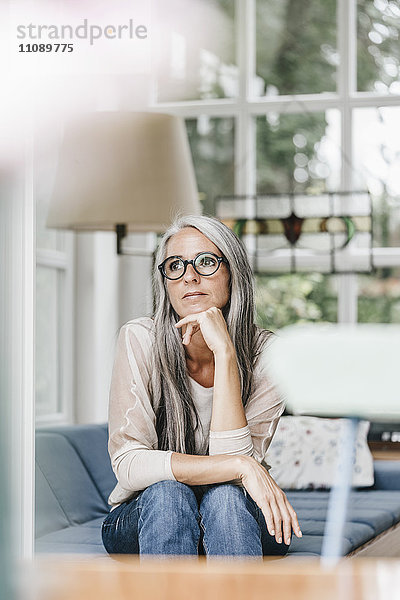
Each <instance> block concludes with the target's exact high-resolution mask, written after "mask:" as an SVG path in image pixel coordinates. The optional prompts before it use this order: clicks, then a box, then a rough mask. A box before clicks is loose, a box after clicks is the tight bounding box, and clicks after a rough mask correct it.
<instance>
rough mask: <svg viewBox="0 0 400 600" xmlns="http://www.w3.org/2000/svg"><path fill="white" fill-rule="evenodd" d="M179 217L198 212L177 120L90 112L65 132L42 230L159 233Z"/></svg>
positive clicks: (155, 115) (189, 162)
mask: <svg viewBox="0 0 400 600" xmlns="http://www.w3.org/2000/svg"><path fill="white" fill-rule="evenodd" d="M178 213H179V214H200V213H201V208H200V204H199V201H198V192H197V186H196V181H195V176H194V169H193V163H192V159H191V154H190V148H189V143H188V139H187V135H186V130H185V126H184V123H183V121H182V120H181V119H180V118H178V117H175V116H173V115H166V114H159V113H142V112H141V113H136V112H95V113H91V114H88V115H87V116H85V117H84V118H80V119H79V120H75V121H73V122H71V123H69V124H68V125H67V126H66V127H65V133H64V139H63V142H62V145H61V150H60V155H59V162H58V170H57V174H56V179H55V185H54V191H53V194H52V198H51V203H50V209H49V213H48V218H47V227H53V228H61V229H75V230H105V231H108V230H114V229H115V225H116V224H120V223H121V224H126V227H127V230H128V231H137V232H147V231H154V232H161V231H164V230H165V229H166V228H167V226H168V225H169V223H170V222H171V221H172V220H173V218H174V217H175V216H176V215H177V214H178Z"/></svg>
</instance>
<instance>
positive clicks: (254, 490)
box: [240, 455, 302, 545]
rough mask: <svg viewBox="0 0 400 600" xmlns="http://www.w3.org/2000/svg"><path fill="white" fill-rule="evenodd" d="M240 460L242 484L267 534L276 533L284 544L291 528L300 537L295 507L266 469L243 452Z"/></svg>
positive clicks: (276, 537) (290, 533)
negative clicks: (255, 505)
mask: <svg viewBox="0 0 400 600" xmlns="http://www.w3.org/2000/svg"><path fill="white" fill-rule="evenodd" d="M240 460H241V463H242V471H241V474H240V479H241V482H242V485H243V486H244V487H245V489H246V490H247V491H248V493H249V494H250V496H251V497H252V498H253V500H254V502H255V503H256V504H257V505H258V506H259V507H260V509H261V511H262V513H263V515H264V517H265V521H266V524H267V529H268V531H269V533H270V535H273V536H275V539H276V541H277V542H278V543H279V544H280V543H281V542H282V539H283V540H284V542H285V544H287V545H289V544H290V538H291V535H292V530H293V532H294V533H295V535H296V536H297V537H299V538H300V537H302V533H301V530H300V525H299V522H298V520H297V514H296V512H295V510H294V508H293V507H292V505H291V504H290V502H289V500H288V499H287V498H286V495H285V493H284V492H283V491H282V490H281V488H280V487H279V486H278V485H277V484H276V483H275V481H274V480H273V479H272V477H271V475H270V474H269V473H268V471H267V470H266V469H265V468H264V467H263V466H262V465H261V464H260V463H259V462H258V461H257V460H256V459H255V458H253V457H251V456H245V455H243V456H241V457H240ZM282 534H283V538H282Z"/></svg>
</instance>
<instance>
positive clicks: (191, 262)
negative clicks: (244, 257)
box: [158, 252, 229, 281]
mask: <svg viewBox="0 0 400 600" xmlns="http://www.w3.org/2000/svg"><path fill="white" fill-rule="evenodd" d="M202 254H211V256H214V258H216V259H217V261H218V266H217V268H216V269H215V271H213V272H212V273H207V274H205V273H199V271H198V270H197V269H196V265H195V264H194V263H195V261H196V260H197V259H198V258H199V256H201V255H202ZM171 258H178V259H179V260H181V261H182V262H183V273H182V275H179V277H168V275H167V274H166V272H165V263H166V262H167V260H170V259H171ZM221 263H225V264H226V265H229V263H228V261H227V260H226V258H225V256H217V254H214V252H199V253H198V254H196V256H195V257H194V258H192V260H183V258H181V257H180V256H176V255H173V256H167V258H166V259H165V260H163V262H162V263H161V264H160V265H158V269H159V271H160V273H161V275H162V276H163V277H165V278H166V279H169V280H170V281H177V280H178V279H181V278H182V277H183V276H184V274H185V273H186V269H187V266H188V265H192V267H193V269H194V270H195V271H196V273H198V274H199V275H200V277H210V276H211V275H214V273H216V272H217V271H218V269H219V268H220V266H221Z"/></svg>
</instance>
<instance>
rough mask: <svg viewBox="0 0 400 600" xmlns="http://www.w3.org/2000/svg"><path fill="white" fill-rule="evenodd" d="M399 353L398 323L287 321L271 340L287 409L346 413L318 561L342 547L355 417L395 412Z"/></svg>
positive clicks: (394, 415) (399, 411) (330, 558)
mask: <svg viewBox="0 0 400 600" xmlns="http://www.w3.org/2000/svg"><path fill="white" fill-rule="evenodd" d="M399 358H400V325H389V324H385V325H378V324H361V325H342V324H340V325H334V324H328V325H306V326H296V325H294V326H290V327H287V328H286V329H283V330H281V332H280V335H279V337H278V338H277V339H275V341H274V343H273V344H272V345H271V349H270V354H269V362H268V368H269V370H270V373H271V377H272V378H273V380H274V381H275V382H276V384H277V386H278V387H279V388H280V390H281V392H282V393H283V394H284V395H285V397H286V399H287V405H288V408H289V409H290V410H292V412H293V413H294V414H300V415H304V414H307V415H316V416H324V417H349V418H348V420H347V430H345V431H344V434H343V436H342V438H341V439H340V440H338V443H339V445H340V448H341V453H340V455H339V460H338V464H337V476H336V483H335V485H334V486H333V488H332V491H331V495H330V500H329V507H328V515H327V521H326V526H325V533H324V543H323V546H322V554H321V560H322V563H323V564H326V565H332V564H335V563H336V562H337V561H338V559H339V557H340V556H341V555H342V545H343V532H344V525H345V521H346V513H347V504H348V499H349V492H350V488H351V482H352V471H353V456H354V451H355V440H356V436H357V429H358V424H359V420H360V419H361V418H367V419H372V420H373V419H377V420H383V421H388V420H391V419H394V420H400V401H399V400H400V398H399V396H400V393H399V389H398V376H397V372H398V364H399Z"/></svg>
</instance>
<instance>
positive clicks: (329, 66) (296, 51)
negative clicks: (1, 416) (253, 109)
mask: <svg viewBox="0 0 400 600" xmlns="http://www.w3.org/2000/svg"><path fill="white" fill-rule="evenodd" d="M256 44H257V47H256V78H255V81H254V82H253V90H252V92H253V95H254V96H264V95H267V96H275V95H278V94H311V93H320V92H333V91H336V69H337V65H338V63H339V57H338V51H337V47H336V0H281V1H280V2H277V1H276V0H257V3H256Z"/></svg>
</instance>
